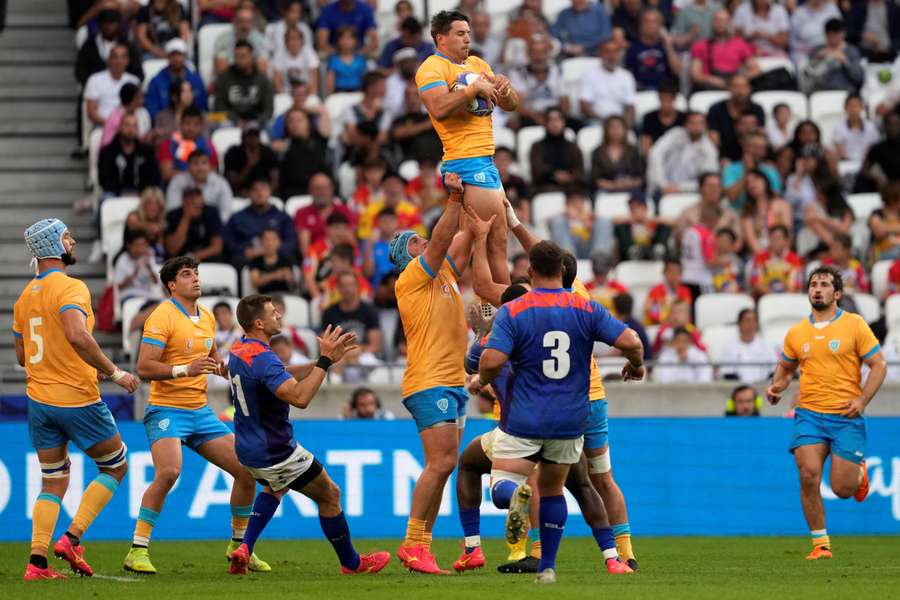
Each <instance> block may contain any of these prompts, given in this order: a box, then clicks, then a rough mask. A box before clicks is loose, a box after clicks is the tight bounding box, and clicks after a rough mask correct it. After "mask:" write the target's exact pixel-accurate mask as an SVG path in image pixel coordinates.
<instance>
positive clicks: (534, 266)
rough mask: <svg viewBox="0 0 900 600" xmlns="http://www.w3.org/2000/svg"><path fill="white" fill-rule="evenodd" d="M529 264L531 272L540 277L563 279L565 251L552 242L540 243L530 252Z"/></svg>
mask: <svg viewBox="0 0 900 600" xmlns="http://www.w3.org/2000/svg"><path fill="white" fill-rule="evenodd" d="M528 262H529V264H530V265H531V270H532V271H534V272H535V273H536V274H537V275H538V276H540V277H561V276H562V272H563V249H562V248H560V247H559V246H557V245H556V244H555V243H553V242H551V241H548V240H543V241H540V242H538V243H537V244H535V245H534V246H532V247H531V251H530V252H528Z"/></svg>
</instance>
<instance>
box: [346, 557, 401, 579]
mask: <svg viewBox="0 0 900 600" xmlns="http://www.w3.org/2000/svg"><path fill="white" fill-rule="evenodd" d="M389 562H391V553H390V552H372V553H371V554H360V555H359V566H358V567H356V569H348V568H347V567H345V566H344V565H341V573H343V574H344V575H357V574H359V573H377V572H378V571H380V570H382V569H383V568H385V567H386V566H387V564H388V563H389Z"/></svg>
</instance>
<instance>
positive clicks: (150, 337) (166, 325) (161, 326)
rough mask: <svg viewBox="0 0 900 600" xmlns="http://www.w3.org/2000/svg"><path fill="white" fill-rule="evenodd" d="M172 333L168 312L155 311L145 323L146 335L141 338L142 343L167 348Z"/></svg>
mask: <svg viewBox="0 0 900 600" xmlns="http://www.w3.org/2000/svg"><path fill="white" fill-rule="evenodd" d="M171 332H172V328H171V322H170V320H169V317H168V315H167V314H166V311H162V310H154V311H153V312H152V313H150V316H149V317H147V321H146V322H145V323H144V335H143V336H142V337H141V343H142V344H150V345H151V346H159V347H160V348H165V347H166V344H167V343H168V341H169V336H170V335H171Z"/></svg>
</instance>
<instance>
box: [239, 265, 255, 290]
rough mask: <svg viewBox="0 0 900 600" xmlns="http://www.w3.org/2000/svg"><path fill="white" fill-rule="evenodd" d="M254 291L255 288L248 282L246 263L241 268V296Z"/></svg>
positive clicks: (248, 269)
mask: <svg viewBox="0 0 900 600" xmlns="http://www.w3.org/2000/svg"><path fill="white" fill-rule="evenodd" d="M255 293H256V288H254V287H253V284H252V283H250V266H249V265H248V266H245V267H244V268H243V269H241V296H246V295H247V294H255Z"/></svg>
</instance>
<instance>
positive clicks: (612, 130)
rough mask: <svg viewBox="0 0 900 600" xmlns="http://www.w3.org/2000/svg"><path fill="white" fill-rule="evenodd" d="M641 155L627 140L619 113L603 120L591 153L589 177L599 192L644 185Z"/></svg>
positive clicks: (627, 190)
mask: <svg viewBox="0 0 900 600" xmlns="http://www.w3.org/2000/svg"><path fill="white" fill-rule="evenodd" d="M644 172H645V168H644V159H643V158H641V152H640V150H638V148H637V146H633V145H632V144H630V143H629V142H628V128H627V126H626V125H625V119H623V118H622V117H609V118H608V119H606V121H605V122H604V123H603V141H602V142H600V145H599V146H598V147H597V149H596V150H594V153H593V155H592V156H591V180H592V181H593V184H594V187H595V188H596V189H598V190H600V191H602V192H629V191H631V190H636V189H643V187H644Z"/></svg>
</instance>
